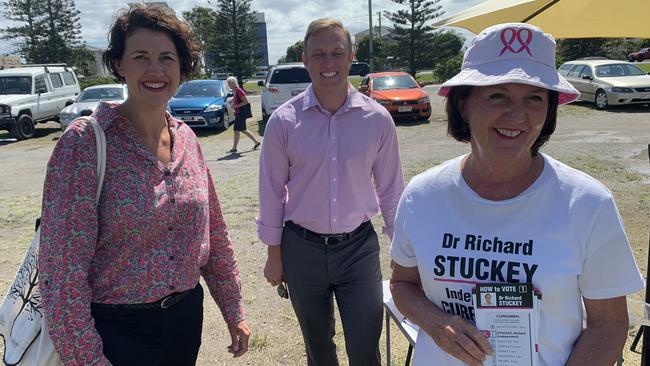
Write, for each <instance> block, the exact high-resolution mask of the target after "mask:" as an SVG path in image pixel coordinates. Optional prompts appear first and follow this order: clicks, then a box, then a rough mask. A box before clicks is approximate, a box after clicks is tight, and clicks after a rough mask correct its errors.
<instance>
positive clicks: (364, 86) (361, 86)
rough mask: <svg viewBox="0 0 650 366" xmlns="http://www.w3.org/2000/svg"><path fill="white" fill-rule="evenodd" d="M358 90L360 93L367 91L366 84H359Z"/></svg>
mask: <svg viewBox="0 0 650 366" xmlns="http://www.w3.org/2000/svg"><path fill="white" fill-rule="evenodd" d="M359 91H360V92H362V93H367V92H368V85H360V86H359Z"/></svg>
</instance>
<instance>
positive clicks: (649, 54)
mask: <svg viewBox="0 0 650 366" xmlns="http://www.w3.org/2000/svg"><path fill="white" fill-rule="evenodd" d="M648 59H650V47H646V48H642V49H640V50H639V52H632V53H629V54H628V55H627V60H628V61H630V62H634V61H639V62H641V61H643V60H648Z"/></svg>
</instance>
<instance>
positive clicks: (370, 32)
mask: <svg viewBox="0 0 650 366" xmlns="http://www.w3.org/2000/svg"><path fill="white" fill-rule="evenodd" d="M368 47H369V48H370V49H369V50H368V61H369V62H368V63H369V64H370V71H375V67H374V63H373V61H372V58H373V57H372V0H368Z"/></svg>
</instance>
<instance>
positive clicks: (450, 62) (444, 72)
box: [433, 53, 463, 83]
mask: <svg viewBox="0 0 650 366" xmlns="http://www.w3.org/2000/svg"><path fill="white" fill-rule="evenodd" d="M462 63H463V55H461V54H460V53H458V54H457V55H456V56H454V57H451V58H448V59H446V60H444V61H441V62H439V63H438V65H436V68H435V69H434V70H433V76H434V77H435V80H436V82H439V83H443V82H445V81H447V80H449V79H451V78H452V77H453V76H454V75H456V74H457V73H458V72H459V71H460V66H461V64H462Z"/></svg>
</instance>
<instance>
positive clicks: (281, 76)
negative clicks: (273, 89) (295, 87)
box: [270, 67, 311, 84]
mask: <svg viewBox="0 0 650 366" xmlns="http://www.w3.org/2000/svg"><path fill="white" fill-rule="evenodd" d="M270 83H271V84H303V83H311V78H310V77H309V73H308V72H307V69H305V68H304V67H292V68H290V69H275V70H274V71H273V74H272V75H271V81H270Z"/></svg>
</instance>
